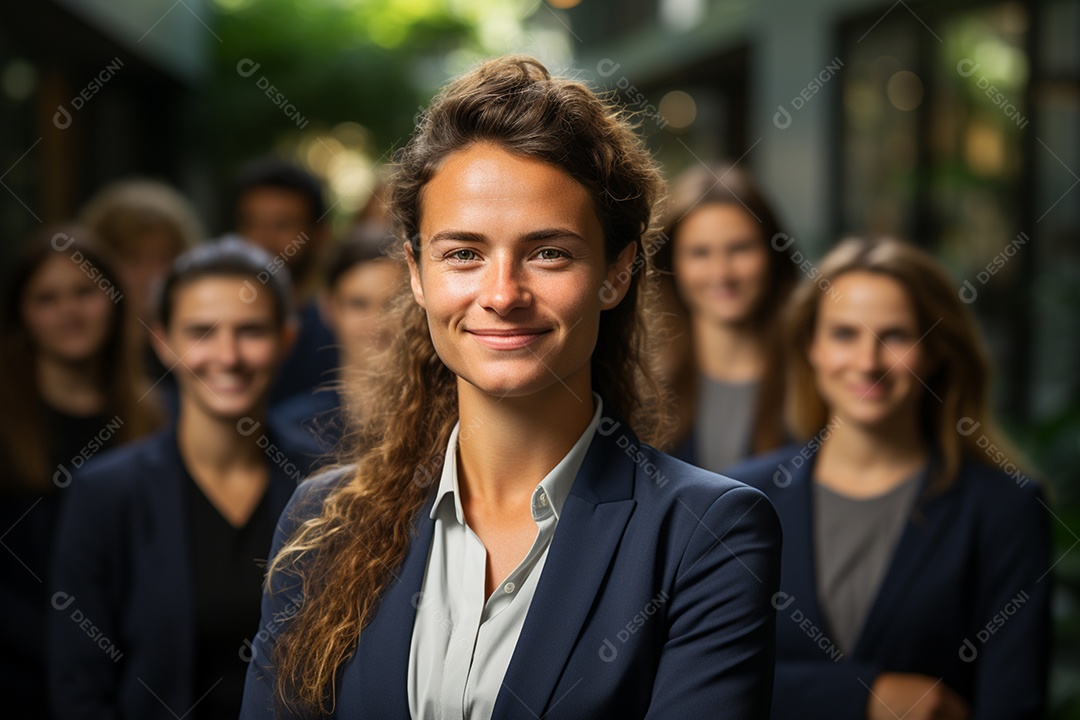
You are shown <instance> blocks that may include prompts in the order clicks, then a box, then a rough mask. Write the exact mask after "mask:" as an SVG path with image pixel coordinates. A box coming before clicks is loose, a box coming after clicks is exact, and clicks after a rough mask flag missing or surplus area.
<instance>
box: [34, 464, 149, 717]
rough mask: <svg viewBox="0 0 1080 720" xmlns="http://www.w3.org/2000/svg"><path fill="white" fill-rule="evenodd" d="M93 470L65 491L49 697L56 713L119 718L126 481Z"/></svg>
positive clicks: (54, 584) (52, 597)
mask: <svg viewBox="0 0 1080 720" xmlns="http://www.w3.org/2000/svg"><path fill="white" fill-rule="evenodd" d="M108 480H110V478H106V477H102V476H101V474H100V473H98V474H89V473H88V474H87V475H86V476H83V477H79V478H77V481H76V482H74V483H72V485H71V487H70V488H68V489H67V490H66V491H65V492H68V493H69V495H68V497H67V498H66V501H65V504H64V509H63V512H62V513H61V518H60V525H59V531H58V537H57V541H56V547H55V549H54V556H53V557H54V560H53V570H52V576H51V582H50V588H49V601H50V608H49V622H48V626H47V643H48V650H49V652H48V661H47V662H48V670H49V695H50V702H51V707H52V712H53V716H54V717H57V718H65V720H81V719H84V718H85V719H86V720H91V719H93V720H113V718H118V717H119V715H118V710H117V707H118V692H119V682H120V663H121V662H122V657H117V655H119V653H118V652H117V650H116V648H115V647H114V646H112V644H111V643H113V642H118V638H119V635H120V631H121V628H120V626H119V622H118V617H117V613H116V608H118V607H119V606H120V600H121V599H120V597H119V596H120V594H121V591H120V587H121V578H122V570H121V567H120V564H121V563H122V557H123V556H122V547H123V543H122V532H123V529H124V527H125V526H126V525H127V522H126V521H125V518H126V517H127V514H126V507H125V506H126V504H127V502H128V501H129V500H130V498H126V497H125V493H124V492H123V487H122V485H121V484H120V483H117V482H106V481H108Z"/></svg>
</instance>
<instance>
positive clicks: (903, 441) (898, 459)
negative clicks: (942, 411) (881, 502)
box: [815, 417, 929, 496]
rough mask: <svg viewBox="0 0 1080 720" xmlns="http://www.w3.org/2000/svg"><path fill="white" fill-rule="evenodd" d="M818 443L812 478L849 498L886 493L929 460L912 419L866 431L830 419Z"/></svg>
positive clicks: (848, 422)
mask: <svg viewBox="0 0 1080 720" xmlns="http://www.w3.org/2000/svg"><path fill="white" fill-rule="evenodd" d="M829 426H830V427H832V428H833V429H832V431H831V433H830V434H829V435H828V436H827V437H825V438H824V439H823V440H822V443H821V450H820V452H819V453H818V457H817V462H816V463H815V475H816V476H818V478H820V480H821V481H823V482H825V484H826V485H829V486H831V487H836V488H838V489H842V490H844V491H846V492H848V493H849V494H853V495H866V496H870V495H876V494H880V493H882V492H886V491H888V490H889V489H891V488H892V487H894V486H896V485H897V484H898V483H900V482H902V481H903V480H905V479H907V478H908V477H910V476H911V474H912V473H914V472H915V471H916V470H918V469H919V468H921V467H923V466H924V465H925V464H926V462H927V460H928V457H929V449H928V447H927V444H926V441H925V440H924V439H923V438H922V436H921V435H920V434H919V432H918V424H917V422H916V420H915V418H903V419H897V420H896V421H894V422H886V423H882V424H880V425H876V426H872V427H868V426H865V425H860V424H858V423H855V422H851V421H846V422H845V421H843V420H841V419H840V418H837V417H833V418H831V419H830V420H829Z"/></svg>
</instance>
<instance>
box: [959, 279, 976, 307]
mask: <svg viewBox="0 0 1080 720" xmlns="http://www.w3.org/2000/svg"><path fill="white" fill-rule="evenodd" d="M959 294H960V300H961V301H962V302H965V303H967V304H968V305H970V304H971V303H973V302H975V298H977V297H979V291H978V290H976V289H975V286H974V285H972V284H971V281H970V280H965V281H964V286H963V287H961V288H960V293H959Z"/></svg>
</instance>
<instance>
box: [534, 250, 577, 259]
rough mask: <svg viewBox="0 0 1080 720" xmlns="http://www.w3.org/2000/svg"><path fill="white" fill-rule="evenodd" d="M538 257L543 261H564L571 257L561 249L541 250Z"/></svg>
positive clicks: (537, 254)
mask: <svg viewBox="0 0 1080 720" xmlns="http://www.w3.org/2000/svg"><path fill="white" fill-rule="evenodd" d="M536 257H538V258H540V259H541V260H563V259H565V258H568V257H570V256H569V255H567V254H566V253H565V252H563V251H562V250H560V249H559V248H541V249H540V250H539V252H537V253H536Z"/></svg>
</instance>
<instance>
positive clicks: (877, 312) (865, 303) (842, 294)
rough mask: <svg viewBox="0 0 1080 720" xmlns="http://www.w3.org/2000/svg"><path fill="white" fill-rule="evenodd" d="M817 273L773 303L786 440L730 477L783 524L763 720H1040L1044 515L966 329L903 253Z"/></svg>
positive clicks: (836, 261) (941, 279)
mask: <svg viewBox="0 0 1080 720" xmlns="http://www.w3.org/2000/svg"><path fill="white" fill-rule="evenodd" d="M820 270H821V278H823V279H824V280H827V281H828V282H827V283H822V282H820V281H815V282H807V283H806V284H804V285H802V286H801V287H799V288H798V290H797V291H796V293H795V295H794V296H793V298H792V301H791V304H790V306H789V308H788V311H789V315H788V321H789V325H788V333H789V335H788V343H789V345H788V360H789V367H790V368H791V371H792V375H791V384H790V387H791V392H790V395H789V398H788V404H787V411H788V413H787V414H788V419H789V421H790V423H791V426H792V428H793V430H794V431H795V432H796V433H797V435H798V437H799V438H800V440H801V442H800V443H798V444H795V445H791V446H789V447H786V448H784V449H783V450H779V451H776V452H775V453H772V454H770V455H766V456H763V457H761V458H758V459H755V460H753V461H750V462H749V463H747V464H746V465H744V466H742V467H737V468H733V469H732V470H731V471H730V472H731V475H732V476H733V477H736V478H738V479H740V480H743V481H745V482H748V483H750V484H752V485H754V486H756V487H759V488H760V489H762V490H764V491H765V492H766V494H768V496H769V498H770V499H771V500H772V501H773V503H774V504H775V506H776V509H777V512H778V513H779V514H780V519H781V524H782V526H783V528H784V539H785V544H784V553H783V556H784V559H783V578H784V580H783V582H782V584H781V591H780V592H779V593H778V594H777V595H776V597H775V598H774V604H775V605H776V606H777V609H778V610H779V615H778V617H777V635H778V647H777V670H776V691H775V694H774V706H773V717H774V718H776V719H777V720H781V719H785V718H802V719H805V718H828V719H829V720H856V719H859V720H861V719H862V718H871V719H872V720H878V719H879V718H881V719H884V720H888V719H889V718H893V719H894V720H895V718H896V717H902V718H907V719H908V720H913V719H917V718H944V719H948V720H953V719H957V720H960V719H963V718H979V719H980V720H984V719H987V718H1002V719H1003V720H1004V719H1005V718H1008V719H1009V720H1021V719H1024V718H1040V717H1042V714H1043V710H1044V708H1045V686H1046V680H1047V671H1048V655H1049V642H1050V611H1049V602H1050V583H1051V576H1050V569H1051V565H1052V564H1053V560H1052V559H1051V557H1050V534H1049V525H1048V522H1049V521H1048V517H1049V515H1048V511H1047V507H1046V505H1045V500H1044V493H1043V491H1042V489H1041V488H1040V486H1039V484H1038V483H1037V482H1035V481H1034V480H1032V479H1031V478H1029V477H1028V476H1026V475H1023V474H1021V473H1020V472H1019V471H1017V470H1016V466H1015V465H1014V464H1013V463H1015V462H1019V460H1018V458H1017V455H1016V454H1015V452H1014V451H1011V450H1008V444H1007V443H1006V442H1005V441H1004V440H1003V439H1001V438H1000V436H999V435H998V433H997V432H996V431H995V430H994V428H993V423H992V422H991V420H990V414H989V411H988V410H987V400H986V395H987V390H988V386H989V384H990V369H989V365H988V362H987V360H986V356H985V353H984V352H983V349H982V343H981V341H980V338H979V334H978V331H977V329H976V326H975V323H974V321H973V320H972V318H971V316H970V315H969V314H968V312H967V308H966V306H965V305H964V304H963V303H961V302H960V300H959V297H958V296H957V292H956V287H955V285H954V283H952V282H951V281H950V280H949V278H948V276H947V275H946V274H945V272H944V271H943V270H942V269H941V268H940V266H939V265H938V264H937V263H936V262H935V261H934V259H933V258H931V257H930V256H929V255H927V254H926V253H924V252H922V251H921V250H918V249H917V248H915V247H913V246H911V245H908V244H906V243H903V242H899V241H896V240H883V241H878V242H868V241H863V240H849V241H846V242H843V243H841V244H840V245H839V246H837V247H836V248H835V249H834V250H833V251H832V252H830V253H829V254H828V255H827V256H826V257H825V258H824V259H823V260H822V261H821V263H820ZM823 287H824V288H827V289H828V290H827V291H823V290H822V288H823ZM988 446H993V447H996V448H1001V449H1004V453H1003V456H1004V457H1005V458H1006V460H1007V462H999V458H998V457H997V456H996V455H988V454H987V452H986V451H985V450H984V448H986V447H988Z"/></svg>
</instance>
